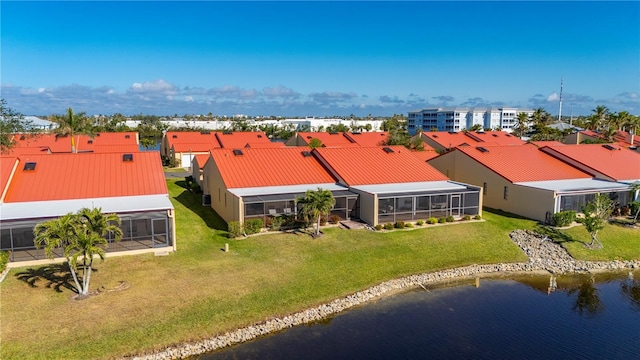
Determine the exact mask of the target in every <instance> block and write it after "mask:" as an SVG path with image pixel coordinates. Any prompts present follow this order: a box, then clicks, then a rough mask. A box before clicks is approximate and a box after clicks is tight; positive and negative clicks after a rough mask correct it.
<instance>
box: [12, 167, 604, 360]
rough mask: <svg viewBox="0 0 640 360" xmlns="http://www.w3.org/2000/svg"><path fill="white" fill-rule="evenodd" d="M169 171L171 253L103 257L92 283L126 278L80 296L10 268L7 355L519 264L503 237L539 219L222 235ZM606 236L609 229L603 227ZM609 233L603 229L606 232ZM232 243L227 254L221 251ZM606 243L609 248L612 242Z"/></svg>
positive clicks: (104, 345) (221, 325)
mask: <svg viewBox="0 0 640 360" xmlns="http://www.w3.org/2000/svg"><path fill="white" fill-rule="evenodd" d="M183 184H184V182H183V181H175V180H171V181H168V186H169V192H170V195H171V197H172V201H173V204H174V206H175V209H176V223H177V237H178V242H177V244H178V251H177V252H176V253H174V254H171V255H170V256H160V257H155V256H153V255H152V254H148V255H141V256H124V257H117V258H108V259H107V260H106V261H105V262H104V263H100V262H99V263H97V266H96V268H97V271H96V272H95V273H94V274H93V275H92V279H91V281H92V288H94V289H97V288H102V287H104V288H105V289H113V288H114V287H116V286H117V285H118V284H119V282H120V281H126V283H127V284H128V285H129V288H128V289H126V290H122V291H114V292H105V293H102V294H100V295H98V296H95V297H91V298H89V299H86V300H82V301H73V300H70V296H71V295H72V292H71V291H70V290H68V289H66V288H64V287H62V290H60V291H59V292H58V291H56V290H55V287H56V286H55V285H56V282H57V283H60V282H61V280H60V279H56V278H54V277H52V276H50V275H49V276H48V278H49V279H50V280H45V279H42V278H40V279H39V280H37V281H35V286H34V287H31V286H29V285H28V284H27V283H26V282H25V281H22V280H20V279H19V278H18V275H22V276H34V275H38V274H39V272H38V271H37V270H38V269H28V268H20V269H13V270H11V272H10V274H9V275H8V277H7V279H6V280H5V281H4V282H3V283H2V284H0V296H1V297H0V313H1V315H2V317H1V323H0V335H1V340H2V346H1V349H0V358H2V359H38V358H41V359H51V358H65V359H80V358H112V357H118V356H122V355H126V354H132V353H138V352H141V351H145V350H147V351H150V350H153V349H162V348H164V347H166V346H168V345H171V344H176V343H180V342H184V341H189V340H196V339H199V338H203V337H208V336H212V335H215V334H218V333H222V332H224V331H227V330H232V329H235V328H237V327H241V326H245V325H249V324H252V323H256V322H260V321H264V320H265V319H268V318H270V317H272V316H281V315H284V314H287V313H291V312H295V311H298V310H301V309H304V308H306V307H310V306H314V305H317V304H320V303H323V302H327V301H329V300H331V299H334V298H336V297H340V296H344V295H347V294H350V293H353V292H356V291H358V290H362V289H364V288H367V287H369V286H372V285H375V284H378V283H380V282H383V281H386V280H389V279H392V278H397V277H401V276H405V275H409V274H415V273H423V272H429V271H433V270H437V269H443V268H451V267H457V266H464V265H469V264H474V263H476V264H481V263H496V262H520V261H526V257H525V256H524V254H523V253H522V252H521V251H520V249H519V248H518V247H517V246H516V245H515V244H513V242H511V241H510V240H509V238H508V234H509V232H510V231H511V230H513V229H534V228H535V227H536V223H535V222H534V221H530V220H526V219H520V218H517V217H512V216H509V215H508V214H501V213H499V212H485V213H484V219H485V220H486V221H484V222H468V223H462V224H455V225H446V226H429V225H424V226H423V227H422V228H419V229H415V230H402V231H394V232H371V231H367V230H341V229H338V228H328V229H325V230H324V232H325V235H324V236H322V237H320V238H318V239H312V238H311V237H309V236H307V235H305V234H268V235H260V236H255V237H251V238H247V239H241V240H229V239H227V238H225V237H224V235H225V232H224V231H222V230H219V229H223V228H224V222H222V221H221V220H220V218H218V217H217V215H216V214H215V213H214V212H213V211H212V210H211V209H209V208H205V207H202V206H201V205H200V201H201V199H200V196H199V195H196V194H192V193H190V192H187V191H185V190H184V189H183V188H182V187H181V185H183ZM603 236H604V234H603ZM603 242H604V239H603ZM225 243H229V246H230V252H229V253H225V252H224V251H222V249H223V248H224V245H225ZM607 244H608V243H607V242H605V249H606V247H607Z"/></svg>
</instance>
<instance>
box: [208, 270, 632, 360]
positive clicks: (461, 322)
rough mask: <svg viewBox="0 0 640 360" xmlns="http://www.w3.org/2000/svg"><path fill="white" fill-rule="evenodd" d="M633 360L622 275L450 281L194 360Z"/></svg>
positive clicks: (628, 291)
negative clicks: (462, 359) (478, 359)
mask: <svg viewBox="0 0 640 360" xmlns="http://www.w3.org/2000/svg"><path fill="white" fill-rule="evenodd" d="M633 275H636V276H635V278H638V275H639V273H638V272H636V273H635V274H633ZM552 288H553V290H552V291H551V292H550V291H549V290H550V289H552ZM425 290H427V291H425ZM629 304H631V306H629ZM639 353H640V284H639V283H638V281H636V280H634V277H633V276H632V277H629V276H628V274H626V273H613V274H610V273H607V274H596V275H581V276H566V275H558V276H555V277H550V276H549V275H546V276H533V275H531V276H528V275H527V276H519V277H514V278H493V279H486V278H484V279H478V278H471V279H465V280H459V281H450V282H447V283H444V284H440V285H438V286H433V285H431V286H427V287H426V288H425V289H421V288H418V289H416V290H415V291H409V292H406V293H403V294H398V295H395V296H392V297H388V298H384V299H380V300H378V301H376V302H373V303H371V304H367V305H364V306H362V307H358V308H357V309H354V310H350V311H347V312H345V313H342V314H338V315H336V316H334V317H333V318H332V319H331V320H327V321H323V322H320V323H314V324H309V325H306V326H298V327H294V328H292V329H289V330H286V331H283V332H280V333H276V334H273V335H270V336H266V337H262V338H259V339H256V340H254V341H250V342H247V343H245V344H240V345H237V346H233V347H230V348H226V349H222V350H220V351H217V352H213V353H211V354H207V355H204V356H203V357H201V358H202V359H208V360H211V359H232V358H237V359H282V358H296V359H367V360H369V359H389V358H403V359H422V358H434V359H460V358H487V359H531V358H535V359H547V358H562V359H604V358H615V359H637V354H639Z"/></svg>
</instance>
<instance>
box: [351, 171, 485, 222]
mask: <svg viewBox="0 0 640 360" xmlns="http://www.w3.org/2000/svg"><path fill="white" fill-rule="evenodd" d="M352 189H353V190H354V191H357V192H359V193H361V196H366V197H369V198H371V199H370V200H369V201H365V200H363V199H361V201H362V202H363V203H365V202H367V203H371V204H372V205H373V206H371V209H366V210H365V209H362V210H361V212H362V215H363V216H362V217H364V218H368V219H371V220H373V221H371V222H373V223H374V224H384V223H390V222H396V221H416V220H425V219H428V218H430V217H435V218H440V217H446V216H450V215H451V216H453V217H455V218H460V217H462V216H464V215H470V216H474V215H478V214H480V213H481V208H482V204H481V202H480V191H481V189H480V188H478V187H474V186H470V185H466V184H460V183H455V182H452V181H433V182H419V183H401V184H382V185H361V186H354V187H352ZM365 211H367V212H371V214H367V215H364V212H365Z"/></svg>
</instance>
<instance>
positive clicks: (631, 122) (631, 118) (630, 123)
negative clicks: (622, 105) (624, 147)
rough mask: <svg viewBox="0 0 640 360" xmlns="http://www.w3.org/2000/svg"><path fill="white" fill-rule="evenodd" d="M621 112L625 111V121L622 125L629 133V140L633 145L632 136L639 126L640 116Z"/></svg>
mask: <svg viewBox="0 0 640 360" xmlns="http://www.w3.org/2000/svg"><path fill="white" fill-rule="evenodd" d="M623 113H625V115H624V118H625V123H624V125H623V126H624V128H625V129H626V130H627V131H629V134H631V140H630V141H629V142H630V143H631V145H634V143H633V142H634V136H635V135H636V132H637V131H638V128H640V116H635V115H631V114H629V113H628V112H626V111H623V112H621V113H620V114H623ZM627 114H628V116H627Z"/></svg>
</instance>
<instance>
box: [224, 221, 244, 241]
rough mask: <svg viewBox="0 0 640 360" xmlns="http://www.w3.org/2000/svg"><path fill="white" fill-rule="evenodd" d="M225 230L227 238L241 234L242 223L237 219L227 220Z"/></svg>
mask: <svg viewBox="0 0 640 360" xmlns="http://www.w3.org/2000/svg"><path fill="white" fill-rule="evenodd" d="M227 232H228V234H227V236H228V237H229V239H233V238H238V237H240V236H242V224H241V223H240V222H239V221H229V223H228V224H227Z"/></svg>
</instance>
